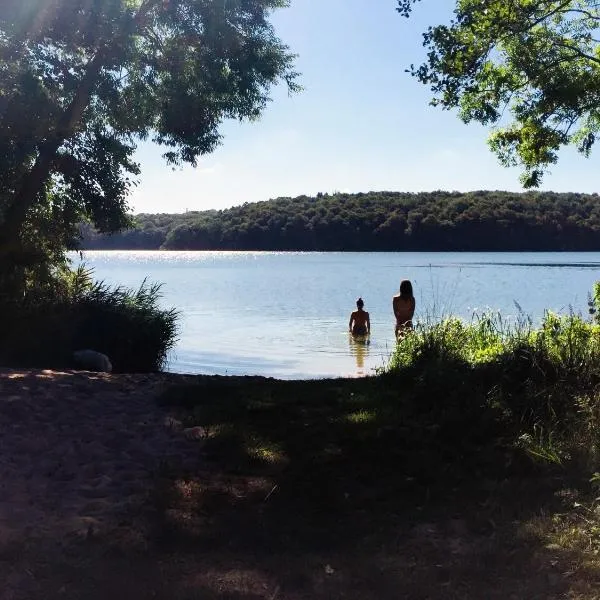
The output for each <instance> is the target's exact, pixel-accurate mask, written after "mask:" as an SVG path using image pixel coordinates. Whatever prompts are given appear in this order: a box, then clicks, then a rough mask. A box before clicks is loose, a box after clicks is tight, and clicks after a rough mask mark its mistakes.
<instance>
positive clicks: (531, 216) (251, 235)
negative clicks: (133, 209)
mask: <svg viewBox="0 0 600 600" xmlns="http://www.w3.org/2000/svg"><path fill="white" fill-rule="evenodd" d="M82 247H83V248H89V249H148V250H155V249H159V248H162V249H167V250H303V251H306V250H318V251H330V250H333V251H401V250H411V251H463V250H471V251H487V250H490V251H505V250H512V251H523V250H540V251H543V250H546V251H552V250H555V251H556V250H596V251H597V250H600V203H599V202H598V196H597V195H590V194H557V193H553V192H527V193H522V194H515V193H510V192H502V191H479V192H468V193H460V192H444V191H437V192H422V193H418V194H410V193H400V192H369V193H364V194H334V195H328V194H318V195H317V196H316V197H309V196H299V197H297V198H277V199H275V200H268V201H265V202H255V203H245V204H243V205H242V206H236V207H233V208H229V209H226V210H207V211H201V212H187V213H183V214H157V215H152V214H141V215H136V216H135V217H134V228H132V229H130V230H127V231H123V232H121V233H118V234H115V235H111V236H106V235H101V234H98V233H97V232H94V231H91V230H89V228H87V227H86V228H85V229H84V231H83V245H82Z"/></svg>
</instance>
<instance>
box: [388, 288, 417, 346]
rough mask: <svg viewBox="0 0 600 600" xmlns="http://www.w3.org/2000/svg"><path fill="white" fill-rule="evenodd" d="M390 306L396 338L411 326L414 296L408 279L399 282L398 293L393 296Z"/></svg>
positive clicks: (413, 312)
mask: <svg viewBox="0 0 600 600" xmlns="http://www.w3.org/2000/svg"><path fill="white" fill-rule="evenodd" d="M392 308H393V309H394V316H395V317H396V338H400V337H401V336H402V335H403V334H404V333H406V332H407V331H410V330H411V329H412V328H413V323H412V318H413V315H414V314H415V297H414V296H413V289H412V283H411V282H410V281H409V280H408V279H403V280H402V281H401V282H400V293H399V294H396V295H395V296H394V297H393V299H392Z"/></svg>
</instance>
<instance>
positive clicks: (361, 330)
mask: <svg viewBox="0 0 600 600" xmlns="http://www.w3.org/2000/svg"><path fill="white" fill-rule="evenodd" d="M364 305H365V303H364V302H363V299H362V298H359V299H358V300H357V301H356V308H357V310H355V311H354V312H353V313H352V314H351V315H350V322H349V323H348V329H349V330H350V333H351V334H352V335H369V333H371V321H370V320H369V313H368V312H367V311H366V310H363V306H364Z"/></svg>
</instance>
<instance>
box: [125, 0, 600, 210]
mask: <svg viewBox="0 0 600 600" xmlns="http://www.w3.org/2000/svg"><path fill="white" fill-rule="evenodd" d="M452 5H453V2H450V1H449V0H446V1H445V2H440V0H424V1H423V2H422V3H420V4H418V5H417V6H416V8H415V11H414V14H413V16H412V17H411V18H410V19H405V18H403V17H401V16H400V15H399V14H398V13H396V11H395V7H396V1H395V0H292V5H291V7H290V8H286V9H282V10H281V11H278V12H277V13H276V14H275V15H274V17H273V22H274V24H275V27H276V30H277V32H278V34H279V36H280V37H281V38H282V39H283V40H284V41H285V42H286V43H287V44H288V45H289V46H290V48H291V49H292V50H293V51H294V52H295V53H297V54H298V59H297V70H298V71H300V72H301V73H302V75H301V80H300V83H301V84H302V85H303V86H304V91H303V92H301V93H300V94H298V95H294V96H292V97H290V96H289V95H288V94H287V91H286V90H285V89H284V88H283V87H281V88H277V89H275V90H274V92H273V102H272V103H271V104H270V105H269V106H268V107H267V110H266V111H265V113H264V115H263V117H262V118H261V120H260V121H258V122H255V123H243V124H240V123H237V122H228V123H225V124H224V125H223V127H222V129H221V132H222V133H223V135H224V140H223V144H222V146H221V147H220V148H219V149H218V150H217V151H216V152H214V153H213V154H211V155H208V156H206V157H204V158H203V159H202V160H201V161H200V164H199V165H198V167H197V168H196V169H193V168H191V167H185V168H183V169H179V170H176V171H173V170H171V169H170V168H169V167H167V166H166V165H165V164H164V162H163V160H162V159H161V150H160V148H156V147H154V146H152V145H150V144H145V145H143V146H141V147H140V149H139V151H138V159H139V161H140V162H141V165H142V176H141V180H140V184H139V185H138V187H137V188H136V189H135V191H134V192H133V194H132V197H131V202H130V204H131V207H132V208H133V210H134V212H183V211H185V210H205V209H209V208H226V207H230V206H234V205H237V204H242V203H244V202H256V201H260V200H267V199H269V198H276V197H278V196H298V195H301V194H307V195H314V194H316V193H317V192H333V191H348V192H367V191H374V190H393V191H411V192H418V191H428V190H438V189H444V190H459V191H468V190H476V189H502V190H512V191H519V190H520V189H521V188H520V185H519V181H518V175H519V171H518V170H516V169H506V168H504V167H502V166H501V165H500V164H499V163H498V162H497V160H496V158H495V156H494V155H492V154H491V153H490V152H489V150H488V147H487V145H486V137H487V133H488V131H487V130H486V129H484V128H483V127H481V126H478V125H468V126H467V125H464V124H463V123H462V122H461V121H460V120H459V119H458V118H457V116H456V114H455V113H452V112H447V111H442V110H440V109H434V108H432V107H430V106H429V105H428V103H429V100H430V94H429V92H428V90H427V88H426V87H425V86H423V85H421V84H419V83H418V82H417V81H416V80H415V79H413V78H412V77H411V76H410V75H409V74H408V73H405V69H406V68H407V67H408V66H409V65H410V64H411V63H415V64H418V63H420V62H422V60H423V58H424V54H425V52H424V49H423V47H422V36H421V34H422V32H423V31H425V29H426V28H427V26H428V25H434V24H438V23H440V22H445V21H447V20H448V19H449V17H450V11H451V7H452ZM595 161H596V158H595V156H594V155H592V158H591V159H585V158H583V157H582V156H581V155H579V154H577V152H575V151H574V150H566V151H565V152H563V153H562V155H561V160H560V162H559V164H558V165H555V166H554V167H553V168H552V173H551V174H550V175H548V176H546V178H545V180H544V185H543V186H542V189H549V190H554V191H577V192H590V193H591V192H596V191H600V190H599V188H600V185H599V184H600V174H599V171H598V169H596V168H594V167H595Z"/></svg>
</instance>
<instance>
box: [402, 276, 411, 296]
mask: <svg viewBox="0 0 600 600" xmlns="http://www.w3.org/2000/svg"><path fill="white" fill-rule="evenodd" d="M400 295H401V296H408V297H409V298H412V295H413V289H412V283H411V282H410V281H409V280H408V279H403V280H402V281H401V282H400Z"/></svg>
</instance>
